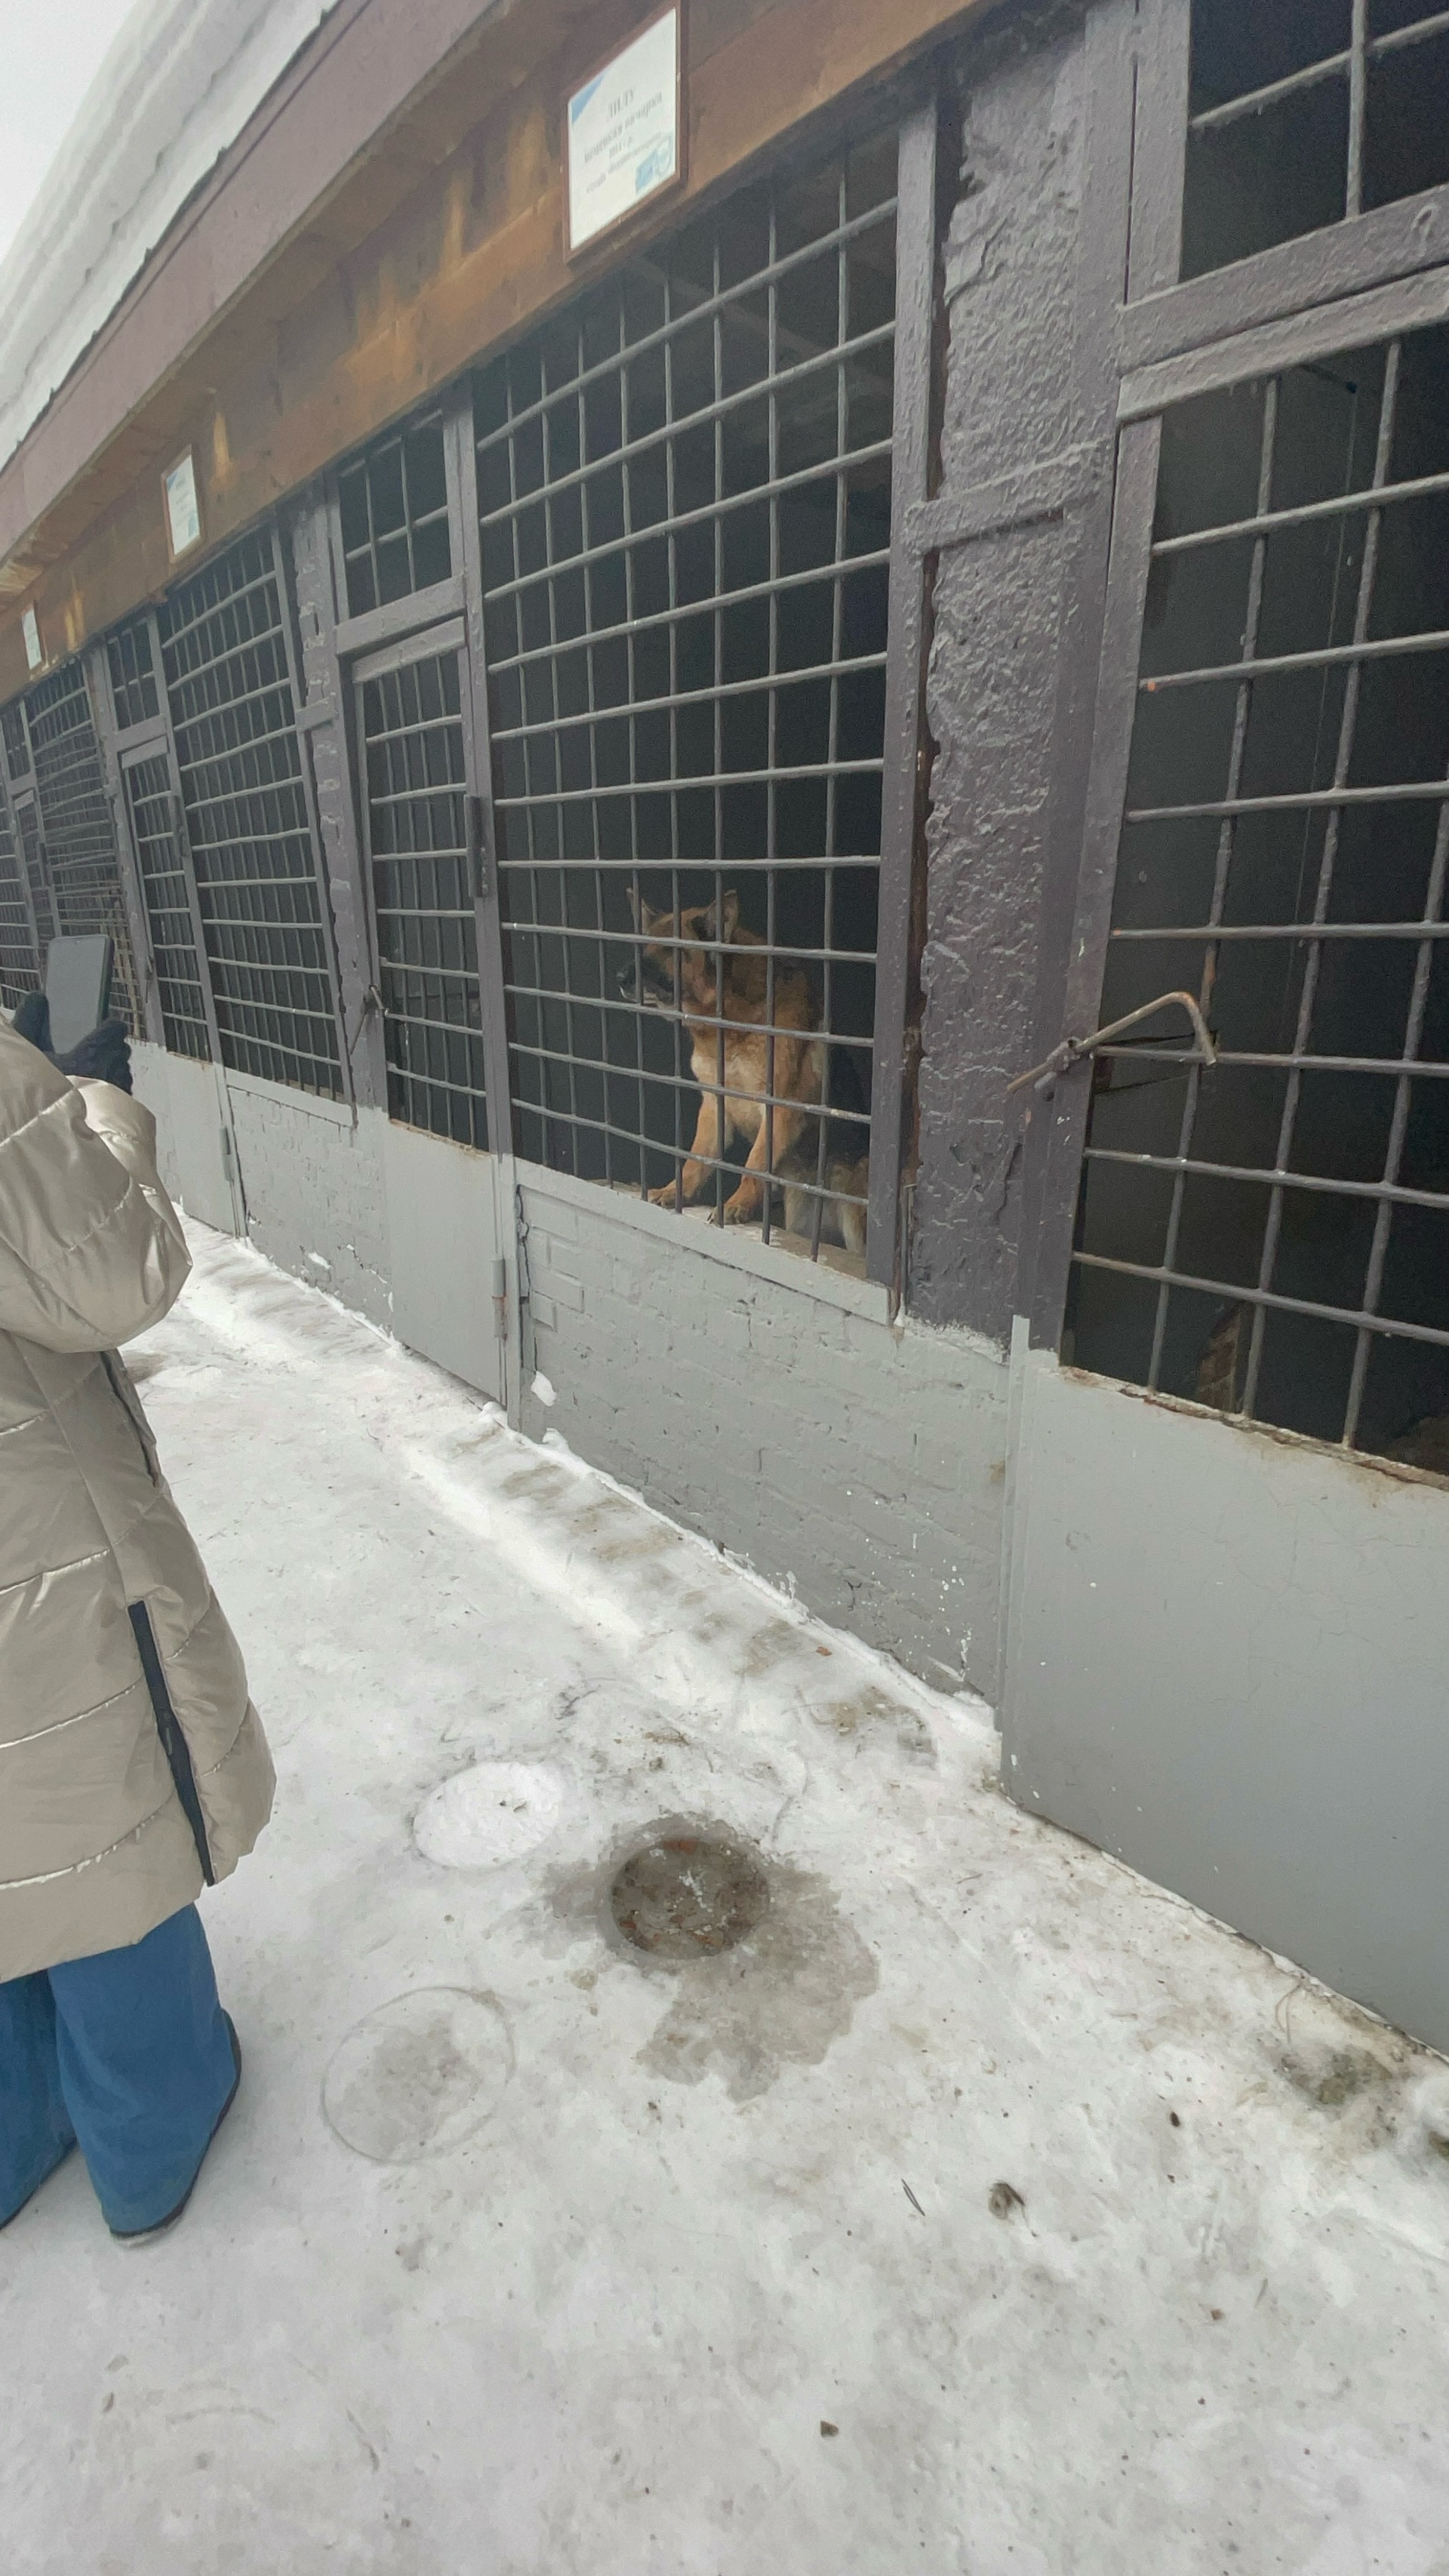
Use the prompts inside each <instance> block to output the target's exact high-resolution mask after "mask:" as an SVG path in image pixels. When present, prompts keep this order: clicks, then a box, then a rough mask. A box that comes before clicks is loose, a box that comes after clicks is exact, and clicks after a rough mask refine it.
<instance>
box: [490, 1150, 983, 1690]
mask: <svg viewBox="0 0 1449 2576" xmlns="http://www.w3.org/2000/svg"><path fill="white" fill-rule="evenodd" d="M517 1177H518V1181H519V1185H520V1188H521V1192H522V1198H523V1208H524V1216H525V1220H526V1223H527V1226H528V1234H527V1240H526V1252H527V1275H528V1280H529V1283H530V1301H529V1314H530V1317H531V1322H532V1355H531V1367H532V1368H537V1369H538V1370H541V1371H542V1373H543V1375H544V1377H545V1378H546V1379H547V1380H548V1381H549V1382H550V1384H551V1386H552V1390H553V1395H554V1401H553V1403H552V1404H545V1403H543V1402H541V1401H540V1400H539V1398H538V1396H537V1395H535V1394H534V1393H533V1392H532V1391H531V1388H530V1385H529V1372H528V1371H526V1372H525V1385H524V1395H523V1405H522V1423H523V1427H524V1429H525V1430H527V1431H528V1432H530V1433H532V1434H533V1435H534V1436H535V1437H537V1436H539V1435H540V1434H541V1433H542V1432H544V1431H545V1430H549V1429H552V1430H556V1431H561V1432H562V1433H563V1435H564V1437H565V1439H566V1440H567V1441H568V1443H569V1446H570V1448H572V1449H575V1450H577V1451H578V1453H579V1454H580V1456H582V1457H585V1458H587V1459H589V1460H590V1461H591V1463H592V1464H594V1465H595V1466H599V1467H603V1468H606V1469H607V1470H608V1471H609V1473H610V1474H612V1475H615V1476H617V1477H619V1478H620V1480H621V1481H622V1482H623V1483H625V1484H627V1485H632V1486H634V1487H636V1488H637V1490H638V1491H639V1492H640V1493H642V1494H643V1495H644V1496H645V1497H646V1498H647V1500H648V1501H649V1502H651V1503H653V1504H654V1505H656V1506H657V1508H658V1509H659V1510H661V1511H664V1512H667V1513H669V1514H670V1516H671V1517H672V1518H674V1519H676V1520H679V1521H683V1522H684V1523H685V1524H686V1525H687V1526H688V1527H689V1528H691V1529H695V1530H699V1531H701V1532H703V1534H704V1535H705V1536H706V1537H709V1538H712V1539H714V1540H716V1541H717V1542H718V1543H719V1544H720V1545H721V1546H723V1547H727V1548H729V1549H730V1550H731V1551H732V1552H734V1553H737V1554H738V1555H740V1556H742V1557H744V1558H746V1559H748V1561H749V1562H750V1563H751V1564H752V1565H754V1566H755V1568H756V1569H757V1571H758V1572H760V1573H761V1574H763V1575H766V1576H768V1577H769V1578H770V1579H771V1580H772V1581H774V1582H781V1583H787V1582H788V1583H793V1584H794V1586H795V1588H796V1590H797V1591H798V1593H799V1595H800V1598H801V1599H802V1600H803V1601H804V1602H806V1603H807V1604H808V1605H809V1607H810V1608H811V1609H812V1610H815V1611H818V1612H819V1614H820V1615H821V1617H823V1618H826V1619H830V1620H833V1621H835V1622H836V1623H837V1624H838V1625H839V1626H841V1627H844V1628H849V1629H852V1630H853V1631H854V1632H855V1634H856V1635H857V1636H861V1637H864V1638H865V1639H867V1640H868V1642H869V1643H870V1644H871V1645H874V1646H879V1647H881V1648H883V1649H884V1650H885V1652H887V1653H889V1654H892V1655H895V1656H897V1657H898V1658H899V1660H900V1661H901V1662H902V1663H904V1664H905V1665H907V1666H908V1667H909V1668H910V1670H911V1671H913V1672H916V1673H919V1674H920V1675H922V1676H923V1678H925V1679H926V1680H929V1681H932V1682H935V1683H937V1684H939V1685H944V1686H945V1687H946V1688H948V1689H950V1688H956V1689H959V1688H960V1686H961V1684H962V1682H963V1681H965V1682H968V1683H970V1685H971V1686H972V1687H973V1688H975V1689H979V1690H985V1691H988V1692H989V1691H990V1689H991V1688H992V1684H993V1681H994V1678H995V1670H996V1663H995V1649H996V1622H997V1608H998V1574H999V1562H1000V1550H1001V1516H1002V1496H1003V1474H1004V1461H1005V1445H1006V1396H1007V1367H1006V1362H1005V1360H1004V1358H1003V1357H1002V1355H1001V1353H1000V1352H998V1351H996V1350H995V1349H993V1348H992V1346H991V1345H990V1344H989V1343H987V1342H984V1341H982V1340H980V1339H979V1338H978V1337H976V1336H975V1335H972V1334H968V1333H963V1332H939V1331H934V1330H932V1329H931V1328H930V1327H928V1326H924V1325H919V1324H911V1323H906V1324H904V1325H892V1324H890V1323H888V1322H887V1321H886V1315H885V1304H884V1298H883V1295H882V1292H881V1291H880V1290H879V1289H878V1288H876V1287H874V1286H873V1285H870V1284H868V1283H866V1282H864V1281H860V1282H857V1281H856V1280H854V1279H851V1278H848V1277H843V1276H840V1275H837V1274H833V1273H831V1272H829V1271H825V1272H823V1273H821V1274H816V1273H814V1272H813V1271H812V1269H811V1268H810V1266H809V1265H808V1264H807V1263H805V1262H803V1261H801V1260H798V1259H797V1258H795V1257H794V1256H792V1255H791V1254H790V1253H788V1252H785V1251H782V1250H778V1249H773V1248H768V1247H765V1246H763V1245H761V1244H760V1243H759V1241H758V1239H755V1240H753V1241H752V1240H751V1239H750V1238H749V1237H748V1236H741V1237H739V1238H735V1237H732V1236H724V1237H722V1236H720V1235H719V1234H716V1233H713V1232H711V1231H710V1230H708V1229H706V1228H705V1227H704V1226H703V1222H702V1220H697V1219H694V1218H691V1217H687V1216H686V1217H680V1216H676V1215H674V1214H673V1213H672V1212H671V1211H668V1210H665V1209H661V1208H650V1207H645V1206H642V1205H641V1204H640V1202H639V1201H638V1200H637V1199H635V1198H632V1197H625V1196H623V1195H622V1194H619V1195H614V1194H610V1193H609V1192H607V1191H605V1190H603V1189H601V1188H599V1187H597V1186H596V1185H594V1184H592V1183H589V1182H583V1181H572V1180H568V1179H566V1178H564V1177H563V1176H562V1175H560V1174H558V1173H552V1172H544V1171H541V1170H539V1169H538V1168H537V1167H536V1166H534V1165H530V1164H519V1165H518V1166H517ZM701 1238H702V1239H701Z"/></svg>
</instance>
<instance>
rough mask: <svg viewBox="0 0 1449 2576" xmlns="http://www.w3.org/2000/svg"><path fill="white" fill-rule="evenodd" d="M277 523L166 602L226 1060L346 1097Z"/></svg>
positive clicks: (179, 747) (179, 733)
mask: <svg viewBox="0 0 1449 2576" xmlns="http://www.w3.org/2000/svg"><path fill="white" fill-rule="evenodd" d="M283 614H284V611H283V604H282V601H281V598H280V596H279V592H278V584H277V576H276V565H275V559H274V555H273V549H272V542H271V537H270V534H269V532H267V531H265V530H263V531H261V532H259V533H257V534H254V535H252V536H248V537H243V538H241V539H240V540H239V541H238V543H237V544H236V545H234V546H232V547H230V548H229V549H228V550H227V552H226V553H225V554H224V555H221V556H219V557H218V558H217V559H216V560H215V561H214V562H213V563H211V564H208V565H207V566H206V568H205V569H204V570H203V571H202V572H199V573H196V574H194V575H193V576H192V578H191V579H190V580H189V581H187V582H184V583H182V584H181V586H180V587H179V588H178V589H177V590H175V591H173V592H172V593H171V595H170V597H169V598H168V599H167V600H166V601H165V603H164V604H163V607H162V609H161V617H160V631H161V650H162V662H163V666H164V671H165V679H166V690H167V698H168V702H169V706H170V713H171V721H172V727H173V731H174V736H175V742H176V759H177V769H178V774H179V776H180V781H181V793H182V800H183V805H184V809H185V818H186V837H187V841H188V843H189V846H190V850H191V856H192V862H193V866H194V868H195V873H196V882H197V891H198V896H199V899H200V907H201V917H202V929H203V936H204V939H205V945H206V956H207V962H208V964H209V967H210V971H211V984H212V990H213V994H214V997H215V1004H216V1015H217V1024H218V1033H219V1037H220V1043H221V1051H222V1060H223V1062H224V1063H225V1064H226V1065H228V1066H229V1067H230V1068H231V1069H232V1070H233V1071H235V1072H239V1073H251V1074H256V1075H260V1076H261V1077H263V1078H264V1079H268V1080H271V1081H274V1082H283V1083H290V1084H293V1085H295V1086H297V1087H299V1088H300V1089H302V1090H304V1091H315V1092H320V1093H323V1094H325V1095H327V1096H329V1097H331V1098H336V1097H338V1096H339V1095H340V1093H341V1091H342V1087H343V1085H342V1074H341V1067H340V1061H339V1055H338V1044H337V1021H336V1012H335V1008H334V1002H333V993H332V982H331V974H330V969H329V963H328V954H327V942H326V932H325V928H324V925H323V921H322V917H321V904H320V898H319V893H318V886H317V877H316V870H315V866H314V862H313V854H312V835H311V828H310V823H309V818H308V811H307V799H306V789H305V782H304V779H303V774H302V759H301V748H300V745H299V743H298V740H297V728H296V718H295V708H294V703H293V694H292V686H291V679H290V676H289V670H288V660H287V650H286V636H285V631H284V626H283Z"/></svg>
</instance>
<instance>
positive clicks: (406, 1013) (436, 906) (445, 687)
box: [353, 618, 504, 1401]
mask: <svg viewBox="0 0 1449 2576" xmlns="http://www.w3.org/2000/svg"><path fill="white" fill-rule="evenodd" d="M353 686H354V692H355V707H356V738H357V744H358V755H359V759H360V762H361V764H362V769H363V779H362V795H361V798H360V800H359V801H360V804H361V808H362V816H363V829H364V835H365V850H366V857H367V871H368V879H369V883H370V887H371V894H372V918H373V935H374V940H375V952H376V957H377V967H378V989H379V993H380V995H381V1001H382V1013H383V1031H384V1048H385V1055H386V1062H387V1092H388V1128H387V1135H386V1140H385V1145H384V1172H385V1178H386V1190H387V1205H388V1229H389V1236H390V1240H391V1248H392V1293H393V1311H394V1317H395V1321H396V1327H397V1331H398V1333H399V1335H400V1336H401V1338H402V1339H403V1340H404V1341H406V1342H408V1343H409V1344H410V1345H411V1346H412V1348H414V1349H415V1350H420V1351H422V1352H424V1353H425V1354H426V1356H427V1357H428V1358H429V1359H434V1360H437V1361H438V1362H439V1363H440V1365H441V1366H443V1367H444V1368H448V1369H451V1370H452V1371H453V1372H454V1374H455V1375H456V1376H458V1377H462V1378H464V1379H466V1380H467V1382H468V1383H469V1384H470V1385H472V1386H478V1387H481V1388H483V1389H484V1390H485V1391H486V1392H487V1393H488V1394H490V1395H493V1396H495V1397H496V1398H498V1400H499V1401H502V1400H503V1396H504V1386H503V1372H504V1344H503V1341H502V1340H501V1338H500V1336H499V1332H498V1313H499V1310H498V1309H497V1307H496V1306H495V1301H494V1299H495V1285H496V1282H495V1265H496V1263H497V1262H498V1260H499V1259H500V1258H501V1257H502V1255H503V1235H502V1229H501V1225H500V1216H499V1197H498V1192H499V1181H498V1175H497V1172H496V1169H495V1163H494V1157H493V1155H492V1154H491V1153H490V1152H489V1150H488V1149H489V1124H488V1121H489V1104H488V1095H487V1080H486V1068H485V1045H484V1026H483V998H482V994H483V982H482V978H481V977H480V973H479V936H480V932H479V916H480V905H481V900H482V894H483V884H482V879H483V874H484V866H485V840H484V835H485V831H486V814H485V809H484V806H483V802H482V798H481V795H480V787H479V762H478V758H477V753H476V747H475V735H474V718H473V698H472V689H471V671H470V667H469V659H468V652H467V646H466V642H465V637H464V629H463V622H462V620H461V618H457V619H452V620H450V621H449V622H448V623H447V624H446V625H443V626H440V627H434V628H432V629H431V630H430V631H428V632H427V633H424V634H422V635H416V636H412V637H409V638H408V639H407V640H406V641H405V642H401V643H398V644H396V645H391V646H389V647H387V649H386V650H384V651H382V652H378V653H374V654H369V655H366V656H365V657H363V658H362V659H360V660H359V661H358V662H357V663H356V664H355V665H354V667H353Z"/></svg>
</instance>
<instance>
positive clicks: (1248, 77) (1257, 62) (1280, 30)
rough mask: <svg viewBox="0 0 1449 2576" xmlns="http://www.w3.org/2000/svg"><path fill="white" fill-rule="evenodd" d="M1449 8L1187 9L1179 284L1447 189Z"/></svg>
mask: <svg viewBox="0 0 1449 2576" xmlns="http://www.w3.org/2000/svg"><path fill="white" fill-rule="evenodd" d="M1446 83H1449V9H1444V8H1427V7H1425V6H1424V5H1423V0H1274V5H1273V6H1272V7H1271V8H1265V7H1264V6H1263V0H1194V7H1193V13H1192V93H1191V104H1192V113H1191V117H1190V122H1189V127H1188V159H1187V189H1186V201H1185V205H1184V217H1185V226H1184V230H1185V239H1184V253H1183V274H1184V276H1189V277H1191V276H1195V275H1198V274H1199V273H1201V272H1202V271H1203V270H1206V269H1210V268H1217V267H1220V266H1222V265H1223V264H1224V263H1225V262H1227V261H1229V260H1233V259H1242V258H1245V257H1246V256H1248V255H1249V254H1250V253H1251V252H1253V251H1257V250H1263V249H1266V248H1267V247H1268V246H1269V245H1270V244H1271V243H1273V242H1277V241H1285V240H1288V239H1290V238H1292V237H1293V236H1294V235H1297V234H1301V233H1306V232H1315V231H1317V230H1318V229H1319V228H1320V227H1321V226H1322V225H1324V224H1331V223H1335V222H1340V221H1342V220H1343V219H1344V218H1345V217H1349V216H1353V215H1358V214H1362V213H1363V212H1364V211H1365V210H1366V209H1367V208H1368V207H1371V206H1380V205H1386V204H1388V203H1389V202H1390V201H1391V200H1392V199H1394V198H1398V197H1407V196H1410V195H1413V194H1414V193H1415V192H1416V191H1417V190H1419V189H1421V188H1429V187H1438V186H1441V185H1442V184H1443V183H1444V182H1445V181H1446V180H1449V119H1446V117H1445V114H1444V105H1443V102H1444V98H1445V94H1446Z"/></svg>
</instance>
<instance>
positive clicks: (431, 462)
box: [337, 412, 453, 617]
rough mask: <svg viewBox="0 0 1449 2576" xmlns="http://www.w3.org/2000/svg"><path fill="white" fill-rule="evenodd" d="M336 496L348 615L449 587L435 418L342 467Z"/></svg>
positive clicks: (443, 476) (443, 474) (443, 475)
mask: <svg viewBox="0 0 1449 2576" xmlns="http://www.w3.org/2000/svg"><path fill="white" fill-rule="evenodd" d="M337 497H338V504H339V508H340V513H341V520H342V552H343V558H344V561H345V563H346V566H347V607H348V613H349V615H350V616H353V617H360V616H361V615H362V614H363V613H364V611H365V610H367V609H369V608H380V607H382V606H383V605H384V604H385V603H386V602H387V601H389V600H393V599H403V598H406V596H407V594H408V593H409V592H410V591H414V590H427V589H428V588H429V587H430V586H431V584H432V583H434V582H438V581H446V580H447V578H448V576H449V574H450V573H451V571H452V569H453V555H452V545H451V541H450V539H449V534H448V478H447V470H446V465H445V461H444V453H443V420H442V414H441V413H440V412H433V413H431V414H430V415H428V416H427V417H425V418H424V419H422V420H417V421H412V422H410V423H409V424H408V426H407V428H406V429H402V430H397V431H394V432H393V433H392V434H391V435H389V436H388V437H386V438H379V439H377V440H375V441H374V443H373V445H372V446H371V447H369V448H368V450H367V452H366V454H365V455H364V456H360V457H359V458H358V459H357V461H356V463H355V464H353V465H346V466H344V467H343V469H342V472H341V473H340V474H339V476H338V478H337Z"/></svg>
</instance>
